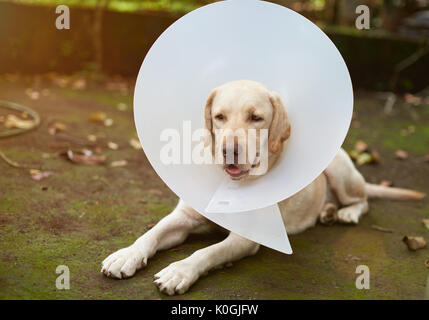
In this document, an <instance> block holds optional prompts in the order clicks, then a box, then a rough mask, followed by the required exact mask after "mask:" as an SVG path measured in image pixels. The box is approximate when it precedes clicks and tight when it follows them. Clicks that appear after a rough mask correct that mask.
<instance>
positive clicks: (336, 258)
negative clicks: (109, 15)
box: [0, 80, 429, 299]
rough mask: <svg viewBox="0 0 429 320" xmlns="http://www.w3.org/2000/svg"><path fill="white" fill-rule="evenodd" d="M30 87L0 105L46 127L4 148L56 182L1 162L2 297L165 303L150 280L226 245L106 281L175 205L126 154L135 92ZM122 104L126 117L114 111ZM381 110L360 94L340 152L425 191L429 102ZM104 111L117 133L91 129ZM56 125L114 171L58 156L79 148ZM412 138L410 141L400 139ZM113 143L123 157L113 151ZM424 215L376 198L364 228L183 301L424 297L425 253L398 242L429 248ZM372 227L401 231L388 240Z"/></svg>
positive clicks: (211, 238)
mask: <svg viewBox="0 0 429 320" xmlns="http://www.w3.org/2000/svg"><path fill="white" fill-rule="evenodd" d="M28 86H29V84H26V83H25V81H18V82H15V83H12V82H10V81H6V80H1V81H0V97H1V99H2V100H9V101H14V102H17V103H22V104H24V105H28V106H31V107H32V108H34V109H35V110H37V111H38V112H39V113H40V114H41V117H42V124H41V126H40V127H39V128H38V129H37V130H34V131H32V132H30V133H26V134H23V135H20V136H15V137H11V138H7V139H2V140H0V150H2V151H3V152H4V153H5V154H6V155H7V157H9V158H10V159H13V160H14V161H17V162H19V163H22V164H27V165H29V167H30V168H36V169H41V170H50V171H53V172H54V174H53V175H52V176H50V177H48V178H46V179H44V180H42V181H34V180H32V179H31V178H30V174H29V172H28V168H26V169H24V168H12V167H10V166H8V165H7V164H6V163H5V162H4V161H0V172H1V177H0V249H1V250H0V298H1V299H14V298H20V299H167V298H168V297H167V296H165V295H163V294H160V293H159V292H158V290H157V289H156V287H155V285H154V284H153V283H152V277H153V274H155V273H156V272H158V271H159V270H161V269H162V268H164V267H166V266H167V265H168V264H169V263H171V262H173V261H176V260H179V259H183V258H185V257H187V256H188V255H190V254H191V253H192V252H193V251H195V250H197V249H199V248H201V247H204V246H208V245H210V244H212V243H215V242H216V241H219V240H221V239H222V237H223V236H222V235H221V234H209V235H205V236H198V237H197V236H195V237H191V238H190V239H189V240H188V241H187V242H186V243H185V244H183V245H181V246H179V247H178V248H177V249H174V250H170V251H165V252H161V253H160V254H158V255H157V256H156V257H155V258H153V259H152V260H150V262H149V265H148V267H147V268H146V269H144V270H142V271H140V272H138V274H137V275H136V276H135V277H134V278H131V279H128V280H125V281H119V280H112V279H108V278H105V277H104V276H102V275H101V273H100V266H101V261H102V260H103V259H104V258H105V257H106V256H107V255H108V254H110V253H111V252H113V251H115V250H117V249H119V248H121V247H124V246H128V245H129V244H131V243H132V242H133V241H134V240H135V239H136V238H137V237H138V236H139V235H141V234H142V233H143V232H145V231H146V230H147V229H148V228H150V227H151V226H152V225H153V224H154V223H156V222H157V221H159V220H160V219H161V218H162V217H163V216H164V215H165V214H167V213H168V212H169V211H170V210H171V209H172V208H173V207H174V206H175V204H176V201H177V198H176V197H175V195H174V194H173V193H172V192H171V191H170V190H169V189H168V188H167V187H166V186H165V185H164V183H163V182H162V181H161V180H160V179H159V178H158V176H157V175H156V173H155V172H154V171H153V169H152V168H151V166H150V164H149V163H148V161H147V159H146V158H145V155H144V153H143V151H141V150H135V149H134V148H132V147H131V146H130V145H129V140H130V139H131V138H133V137H136V133H135V128H134V125H133V123H134V122H133V115H132V108H131V106H132V93H131V92H130V91H128V92H122V93H121V92H118V91H115V90H106V89H105V88H99V87H94V88H93V89H85V90H75V89H70V88H67V87H66V88H60V87H58V86H53V85H51V86H49V87H47V88H48V89H49V94H47V95H42V96H40V98H39V99H37V100H32V99H30V98H29V97H28V95H26V93H25V91H26V89H27V88H28ZM27 93H28V91H27ZM119 103H123V104H126V105H128V109H127V110H125V111H121V110H118V108H117V106H118V104H119ZM383 104H384V102H383V101H382V100H379V99H378V98H376V96H375V94H370V93H358V94H357V97H356V103H355V120H354V121H353V125H352V129H351V130H350V132H349V135H348V138H347V140H346V142H345V144H344V147H345V148H346V149H348V150H350V149H351V148H352V147H353V145H354V143H355V142H356V141H357V140H359V139H362V140H364V141H366V142H367V143H368V144H369V145H370V147H372V148H373V149H376V150H377V151H378V152H379V153H380V156H381V163H380V164H378V165H364V166H362V167H360V168H359V169H360V171H361V172H362V173H363V174H364V176H365V177H366V179H367V180H368V181H370V182H374V183H379V182H380V181H381V180H383V179H388V180H391V181H393V182H394V184H395V185H396V186H401V187H408V188H414V189H417V190H420V191H423V192H425V193H429V181H428V177H429V175H428V173H429V170H428V169H429V163H428V162H427V161H426V162H425V157H424V156H425V155H426V154H427V153H428V152H429V150H428V146H429V110H428V109H429V108H428V105H427V104H426V105H420V106H410V105H409V104H406V103H404V102H401V103H398V104H397V105H396V106H395V107H394V110H393V113H392V114H391V115H385V114H384V113H383V108H382V106H383ZM96 111H103V112H105V113H106V114H107V115H108V116H109V117H111V118H112V119H113V120H114V123H113V125H112V126H111V127H105V126H104V125H103V124H97V123H90V122H88V120H87V119H88V117H89V115H90V114H91V113H93V112H96ZM0 113H1V114H3V115H5V114H6V113H7V112H6V111H5V110H0ZM55 121H60V122H62V123H64V124H66V125H67V131H66V132H67V134H70V135H72V136H74V137H78V138H80V139H83V140H86V137H87V136H88V135H96V136H97V137H98V140H97V145H98V146H100V147H101V152H102V154H104V155H106V157H107V165H101V166H94V167H88V166H83V165H76V164H73V163H71V162H68V161H66V160H65V159H63V158H60V157H58V153H59V152H61V151H64V150H67V149H68V148H70V147H73V148H74V149H80V148H82V146H81V145H76V144H75V142H70V141H66V140H61V139H58V137H56V136H52V135H50V134H49V133H48V129H49V127H50V126H51V125H52V123H53V122H55ZM410 126H412V129H410ZM0 127H2V126H0ZM401 130H402V131H401ZM404 130H408V131H407V132H409V133H408V134H407V135H404V134H403V133H404ZM401 132H402V135H401ZM109 141H113V142H115V143H117V144H118V145H119V149H118V150H110V149H108V148H106V147H105V146H106V144H107V142H109ZM397 149H404V150H406V151H408V152H409V158H408V159H407V160H403V161H401V160H397V159H395V151H396V150H397ZM116 160H127V161H128V165H127V166H125V167H116V168H112V167H110V166H109V165H108V163H110V162H112V161H116ZM428 217H429V202H428V200H427V199H425V200H423V201H417V202H392V201H387V200H373V201H371V203H370V212H369V214H368V215H366V216H365V217H364V218H363V219H362V221H361V223H359V225H357V226H347V225H334V226H331V227H325V226H317V227H315V228H313V229H311V230H308V231H306V232H304V233H302V234H300V235H296V236H292V237H291V243H292V247H293V248H294V254H293V255H291V256H287V255H284V254H281V253H278V252H275V251H273V250H270V249H267V248H262V249H261V250H260V252H259V253H258V254H257V255H255V256H253V257H250V258H246V259H245V260H243V261H240V262H237V263H234V265H233V267H231V268H226V269H221V270H217V271H213V272H211V273H210V274H209V275H208V276H207V277H204V278H202V279H201V280H200V281H198V282H197V283H196V284H195V285H194V286H193V287H192V288H191V289H190V291H189V292H188V293H186V294H185V295H183V296H179V297H177V298H179V299H230V298H237V299H336V298H339V299H421V298H423V295H424V292H425V284H426V278H427V277H428V275H429V272H428V271H429V269H427V268H426V267H425V261H426V260H428V259H429V253H428V250H429V249H428V248H425V249H423V250H420V251H417V252H411V251H408V250H407V248H406V247H405V245H404V244H403V243H402V242H401V239H402V237H403V236H404V235H417V236H424V237H425V238H426V240H429V238H428V230H427V229H425V227H424V225H423V224H422V222H421V220H422V219H423V218H428ZM373 225H377V226H381V227H384V228H389V229H393V230H394V232H393V233H384V232H380V231H377V230H374V229H373V228H372V226H373ZM361 264H364V265H367V266H368V267H369V268H370V272H371V278H370V279H371V282H370V287H371V289H370V290H358V289H356V287H355V279H356V277H357V276H358V275H357V274H356V273H355V270H356V267H357V266H358V265H361ZM58 265H67V266H68V267H69V268H70V273H71V288H70V290H65V291H60V290H57V289H56V287H55V279H56V277H57V276H58V275H57V274H56V273H55V269H56V267H57V266H58Z"/></svg>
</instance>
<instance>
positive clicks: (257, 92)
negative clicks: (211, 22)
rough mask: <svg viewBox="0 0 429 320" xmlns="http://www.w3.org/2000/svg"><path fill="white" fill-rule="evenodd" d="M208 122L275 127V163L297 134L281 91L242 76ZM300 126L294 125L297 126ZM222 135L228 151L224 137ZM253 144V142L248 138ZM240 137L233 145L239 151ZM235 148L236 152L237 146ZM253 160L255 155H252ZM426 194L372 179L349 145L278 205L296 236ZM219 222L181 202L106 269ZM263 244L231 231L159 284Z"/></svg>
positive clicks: (184, 281) (175, 286) (230, 169)
mask: <svg viewBox="0 0 429 320" xmlns="http://www.w3.org/2000/svg"><path fill="white" fill-rule="evenodd" d="M205 117H206V127H207V129H208V130H209V131H210V132H211V134H212V138H215V137H214V135H215V129H219V128H220V129H224V128H232V129H237V128H241V129H244V130H248V129H269V138H268V141H266V142H267V144H268V149H269V166H268V168H271V167H272V166H273V165H274V164H275V162H276V160H277V158H278V156H279V154H280V151H281V150H282V146H283V142H284V141H285V140H287V138H288V137H289V134H290V130H291V129H290V125H289V123H288V121H287V115H286V110H284V106H283V104H282V102H281V99H280V97H279V96H278V95H277V94H275V93H273V92H270V91H269V90H268V89H267V88H265V87H264V86H263V85H261V84H258V83H255V82H251V81H235V82H231V83H228V84H226V85H224V86H222V87H219V88H217V89H215V90H213V92H212V93H211V95H210V97H209V99H208V101H207V104H206V109H205ZM292 130H293V129H292ZM217 138H219V137H216V141H218V142H219V143H221V144H222V145H223V148H224V152H225V149H226V148H227V146H226V145H225V136H221V137H220V139H217ZM245 143H247V141H246V142H245ZM238 147H239V146H237V143H235V145H234V150H238V149H239V148H238ZM234 152H236V151H234ZM247 160H248V159H247ZM258 165H259V164H258V163H254V162H252V161H250V160H249V161H248V163H245V164H238V163H234V164H229V165H228V164H226V162H225V164H224V170H225V172H226V173H227V174H229V175H230V176H231V178H232V179H234V180H239V179H246V178H249V177H250V178H252V177H251V174H252V170H256V169H257V167H258ZM423 196H424V195H423V194H421V193H419V192H416V191H412V190H406V189H398V188H388V187H382V186H377V185H371V184H367V183H366V182H365V180H364V178H363V177H362V175H361V174H360V173H359V171H357V169H356V168H355V166H354V164H353V162H352V161H351V160H350V158H349V156H348V155H347V153H346V152H345V151H344V150H340V152H339V153H338V154H337V155H336V157H335V158H334V160H333V161H332V162H331V163H330V164H329V166H328V167H327V168H326V170H325V171H324V172H323V173H322V174H320V175H319V176H318V177H317V178H316V179H315V180H314V181H313V182H312V183H310V184H309V185H308V186H306V187H305V188H304V189H302V190H301V191H300V192H298V193H296V194H295V195H293V196H292V197H290V198H288V199H286V200H284V201H282V202H280V203H279V207H280V211H281V213H282V217H283V221H284V223H285V226H286V229H287V231H288V233H289V234H295V233H299V232H302V231H304V230H306V229H308V228H310V227H313V226H314V225H315V224H316V223H317V221H318V220H320V221H321V222H322V223H327V224H329V223H333V222H335V221H339V222H342V223H358V221H359V218H360V217H361V216H362V215H363V214H364V213H366V212H368V202H367V199H368V197H384V198H391V199H403V200H405V199H421V198H422V197H423ZM215 228H216V225H215V224H213V223H212V222H210V221H209V220H207V219H206V218H205V217H203V216H202V215H200V214H199V213H198V212H196V211H195V210H194V209H192V208H191V207H189V206H188V205H186V204H185V203H184V202H183V201H182V200H179V204H178V205H177V207H176V208H175V209H174V210H173V212H172V213H170V214H169V215H168V216H166V217H165V218H163V219H162V220H161V221H160V222H159V223H158V224H157V225H156V226H155V227H153V228H152V229H151V230H149V231H148V232H147V233H145V234H144V235H143V236H141V237H140V238H139V239H138V240H137V241H136V242H135V243H134V244H132V245H131V246H129V247H127V248H124V249H121V250H119V251H117V252H115V253H113V254H111V255H110V256H109V257H107V258H106V259H105V260H104V261H103V266H102V270H101V271H102V272H103V273H104V274H105V275H107V276H110V277H113V278H118V279H123V278H128V277H131V276H132V275H134V273H135V272H136V270H138V269H140V268H142V267H144V266H146V264H147V260H148V259H149V258H150V257H152V256H153V255H154V254H155V253H156V252H157V251H159V250H164V249H168V248H171V247H173V246H176V245H178V244H180V243H182V242H183V241H185V239H186V238H187V236H188V235H189V234H190V233H198V232H206V231H209V230H211V229H215ZM258 249H259V245H258V244H257V243H254V242H252V241H250V240H247V239H245V238H243V237H241V236H239V235H237V234H234V233H232V232H231V233H229V235H228V236H227V238H226V239H225V240H223V241H222V242H220V243H217V244H215V245H212V246H209V247H207V248H203V249H200V250H198V251H196V252H195V253H193V254H192V255H191V256H189V257H188V258H186V259H184V260H181V261H177V262H174V263H172V264H170V265H169V266H168V267H166V268H165V269H163V270H162V271H160V272H159V273H158V274H156V275H155V284H156V285H157V286H158V287H159V289H160V290H161V291H162V292H164V293H166V294H169V295H173V294H182V293H184V292H186V291H187V290H188V289H189V287H190V286H191V285H192V284H193V283H194V282H195V281H196V280H197V279H198V278H199V277H200V276H201V275H202V274H205V273H207V272H208V271H209V270H211V269H213V268H216V267H219V266H222V265H224V264H227V263H229V262H232V261H235V260H239V259H241V258H243V257H246V256H249V255H253V254H255V253H256V252H257V251H258Z"/></svg>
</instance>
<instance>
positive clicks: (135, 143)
mask: <svg viewBox="0 0 429 320" xmlns="http://www.w3.org/2000/svg"><path fill="white" fill-rule="evenodd" d="M130 145H131V147H133V148H134V149H136V150H140V149H142V145H141V144H140V141H139V140H138V139H135V138H132V139H131V140H130Z"/></svg>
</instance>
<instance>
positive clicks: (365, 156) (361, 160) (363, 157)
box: [356, 152, 372, 166]
mask: <svg viewBox="0 0 429 320" xmlns="http://www.w3.org/2000/svg"><path fill="white" fill-rule="evenodd" d="M371 162H372V157H371V155H370V154H369V153H367V152H364V153H361V154H360V155H359V157H358V158H357V160H356V164H357V165H358V166H361V165H364V164H365V163H371Z"/></svg>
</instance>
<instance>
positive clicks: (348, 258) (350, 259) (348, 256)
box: [344, 254, 362, 262]
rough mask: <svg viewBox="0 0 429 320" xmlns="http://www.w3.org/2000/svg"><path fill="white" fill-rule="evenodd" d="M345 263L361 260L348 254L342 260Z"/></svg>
mask: <svg viewBox="0 0 429 320" xmlns="http://www.w3.org/2000/svg"><path fill="white" fill-rule="evenodd" d="M344 260H345V261H347V262H350V261H351V262H353V261H360V260H362V259H361V258H359V257H358V256H354V255H352V254H348V255H347V257H346V258H345V259H344Z"/></svg>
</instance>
